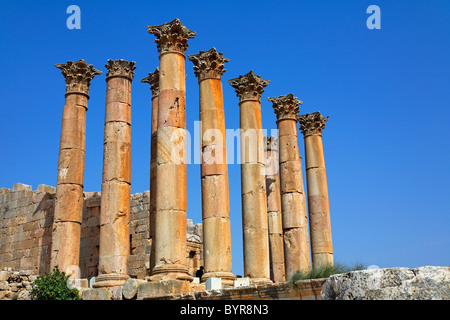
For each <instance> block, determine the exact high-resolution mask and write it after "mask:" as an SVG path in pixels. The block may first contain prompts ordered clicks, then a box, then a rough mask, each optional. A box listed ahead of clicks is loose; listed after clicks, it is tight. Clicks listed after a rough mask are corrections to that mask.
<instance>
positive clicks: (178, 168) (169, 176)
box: [155, 164, 187, 211]
mask: <svg viewBox="0 0 450 320" xmlns="http://www.w3.org/2000/svg"><path fill="white" fill-rule="evenodd" d="M156 170H157V171H156V173H157V176H158V179H156V199H155V200H156V201H155V209H156V210H184V211H185V210H186V208H187V203H186V192H183V190H186V183H187V181H186V179H187V178H186V166H185V165H177V164H161V165H158V167H157V169H156ZM159 177H161V178H159Z"/></svg>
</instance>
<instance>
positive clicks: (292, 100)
mask: <svg viewBox="0 0 450 320" xmlns="http://www.w3.org/2000/svg"><path fill="white" fill-rule="evenodd" d="M267 100H269V101H270V102H272V106H273V109H274V111H275V114H276V115H277V120H284V119H292V120H296V118H295V116H296V115H297V113H298V112H299V111H300V107H299V105H300V104H303V102H302V101H300V100H298V99H297V98H296V97H294V95H293V94H292V93H289V94H286V95H284V96H279V97H271V98H267Z"/></svg>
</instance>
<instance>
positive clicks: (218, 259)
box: [203, 217, 231, 273]
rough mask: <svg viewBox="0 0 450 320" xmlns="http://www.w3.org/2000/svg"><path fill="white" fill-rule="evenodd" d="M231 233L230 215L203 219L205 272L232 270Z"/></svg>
mask: <svg viewBox="0 0 450 320" xmlns="http://www.w3.org/2000/svg"><path fill="white" fill-rule="evenodd" d="M230 234H231V233H230V219H229V218H228V217H227V218H217V217H212V218H208V219H203V235H204V239H205V241H204V242H203V256H204V265H205V273H206V272H221V271H223V272H231V235H230ZM218 253H221V254H218Z"/></svg>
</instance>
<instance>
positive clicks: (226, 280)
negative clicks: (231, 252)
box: [201, 271, 236, 287]
mask: <svg viewBox="0 0 450 320" xmlns="http://www.w3.org/2000/svg"><path fill="white" fill-rule="evenodd" d="M208 278H220V279H222V286H223V287H234V280H236V275H234V274H232V273H231V272H222V271H217V272H206V273H204V274H203V276H202V281H201V282H202V283H204V282H206V280H208Z"/></svg>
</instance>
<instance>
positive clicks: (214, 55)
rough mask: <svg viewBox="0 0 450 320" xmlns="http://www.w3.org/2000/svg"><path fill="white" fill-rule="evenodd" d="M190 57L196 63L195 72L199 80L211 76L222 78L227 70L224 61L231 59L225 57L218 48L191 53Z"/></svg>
mask: <svg viewBox="0 0 450 320" xmlns="http://www.w3.org/2000/svg"><path fill="white" fill-rule="evenodd" d="M188 59H189V60H190V61H192V62H193V63H194V73H195V75H196V76H197V77H198V81H199V82H200V81H201V80H204V79H210V78H212V79H219V80H221V79H222V75H223V74H224V73H225V71H226V70H225V65H224V63H225V62H230V59H228V58H225V57H223V53H222V52H217V50H216V48H211V49H209V50H208V51H200V53H197V54H191V55H189V56H188Z"/></svg>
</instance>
